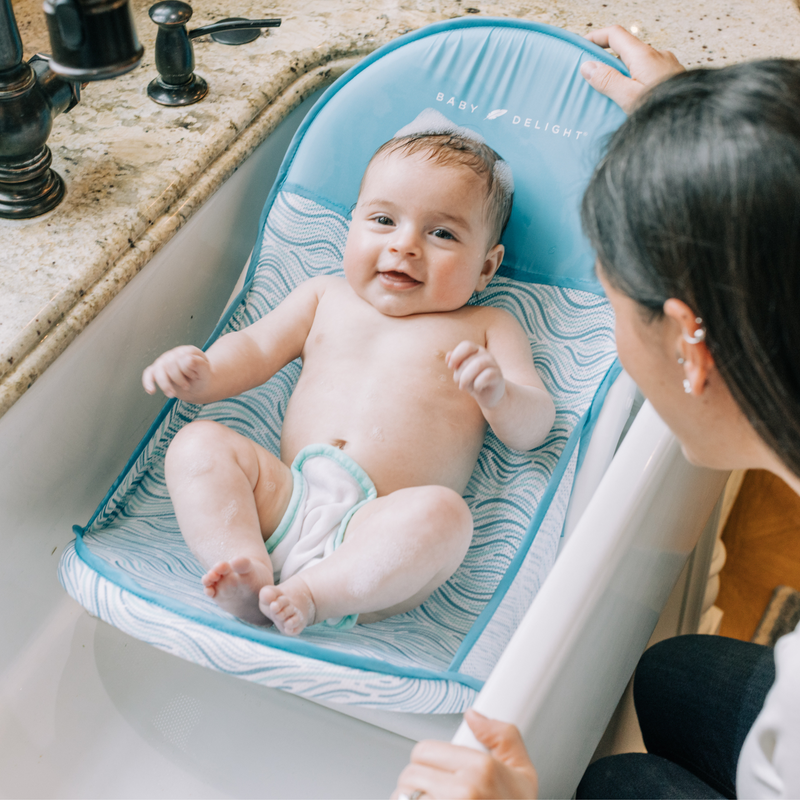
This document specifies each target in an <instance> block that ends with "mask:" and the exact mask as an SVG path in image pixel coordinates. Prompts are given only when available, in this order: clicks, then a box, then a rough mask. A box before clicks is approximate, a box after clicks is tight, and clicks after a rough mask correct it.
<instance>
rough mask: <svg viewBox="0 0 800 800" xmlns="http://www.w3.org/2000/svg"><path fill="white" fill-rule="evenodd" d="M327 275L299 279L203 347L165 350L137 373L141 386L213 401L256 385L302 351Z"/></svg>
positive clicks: (198, 400)
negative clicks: (269, 307) (266, 309)
mask: <svg viewBox="0 0 800 800" xmlns="http://www.w3.org/2000/svg"><path fill="white" fill-rule="evenodd" d="M331 280H332V279H331V278H327V277H325V278H312V279H311V280H309V281H306V282H305V283H302V284H301V285H300V286H298V287H297V288H296V289H295V290H294V291H293V292H292V293H291V294H290V295H289V296H288V297H287V298H286V299H285V300H284V301H283V302H282V303H281V304H280V305H279V306H278V307H277V308H276V309H275V310H274V311H271V312H270V313H269V314H267V315H266V316H265V317H262V318H261V319H260V320H258V321H257V322H254V323H253V324H252V325H250V326H249V327H247V328H244V329H243V330H241V331H236V332H234V333H229V334H226V335H225V336H222V337H221V338H220V339H218V340H217V341H216V342H214V344H213V345H211V347H210V348H209V349H208V351H207V352H205V353H204V352H203V351H202V350H200V349H199V348H197V347H193V346H191V345H184V346H182V347H175V348H173V349H172V350H168V351H167V352H166V353H164V354H163V355H161V356H159V357H158V358H157V359H156V360H155V361H154V362H153V363H152V364H151V365H150V366H149V367H147V369H145V371H144V373H143V374H142V385H143V386H144V388H145V391H146V392H147V393H148V394H155V391H156V387H158V388H159V389H161V391H162V392H164V394H165V395H166V396H167V397H177V398H179V399H181V400H185V401H186V402H189V403H212V402H214V401H215V400H222V399H224V398H226V397H233V396H234V395H237V394H241V393H242V392H245V391H247V390H248V389H252V388H253V387H254V386H260V385H261V384H262V383H264V382H265V381H268V380H269V379H270V378H271V377H272V376H273V375H274V374H275V373H276V372H278V371H279V370H281V369H282V368H283V367H285V366H286V365H287V364H288V363H289V362H290V361H294V359H295V358H298V357H299V356H300V355H301V353H302V351H303V346H304V345H305V341H306V339H307V338H308V333H309V331H310V330H311V325H312V324H313V322H314V315H315V314H316V310H317V305H318V303H319V300H320V298H321V297H322V295H323V294H324V292H325V287H326V286H327V285H328V284H329V282H330V281H331ZM333 280H336V279H333Z"/></svg>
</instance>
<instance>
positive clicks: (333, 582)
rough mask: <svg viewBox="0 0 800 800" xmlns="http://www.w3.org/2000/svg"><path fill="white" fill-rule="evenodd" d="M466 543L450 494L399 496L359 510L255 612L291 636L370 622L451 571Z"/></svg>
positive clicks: (468, 525) (460, 508)
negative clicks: (318, 556)
mask: <svg viewBox="0 0 800 800" xmlns="http://www.w3.org/2000/svg"><path fill="white" fill-rule="evenodd" d="M471 538H472V516H471V514H470V512H469V509H468V508H467V504H466V503H465V502H464V500H463V499H462V498H461V497H460V496H459V495H458V494H457V493H456V492H454V491H452V490H451V489H447V488H445V487H443V486H419V487H413V488H410V489H401V490H399V491H397V492H394V493H392V494H390V495H387V496H386V497H379V498H378V499H377V500H373V501H372V502H370V503H367V504H366V505H365V506H364V507H363V508H361V509H359V511H358V512H357V513H356V514H354V515H353V518H352V519H351V520H350V524H349V525H348V526H347V532H346V535H345V539H344V542H342V544H341V546H340V547H339V548H338V549H337V550H336V551H335V552H334V553H333V554H332V555H331V556H330V557H328V558H326V559H325V560H324V561H322V562H320V563H319V564H316V565H315V566H313V567H309V568H308V569H305V570H303V571H302V572H299V573H298V574H296V575H294V576H292V577H291V578H289V579H288V580H286V581H285V582H283V583H281V584H280V585H278V586H265V587H264V588H263V589H262V590H261V593H260V595H259V599H260V607H261V610H262V612H263V613H264V614H265V615H266V616H268V617H269V618H270V619H272V620H273V621H274V622H275V624H276V625H277V626H278V628H280V630H281V631H283V632H284V633H288V634H292V635H296V634H298V633H300V631H302V630H303V628H304V627H306V626H308V625H313V624H314V623H315V622H321V621H322V620H324V619H329V618H331V617H341V616H345V615H348V614H359V615H360V616H359V621H360V622H375V621H377V620H379V619H384V618H385V617H388V616H391V615H392V614H399V613H402V612H403V611H408V610H409V609H412V608H415V607H416V606H418V605H419V604H420V603H422V602H423V601H424V600H425V599H426V598H427V597H428V596H429V595H430V594H431V592H433V591H434V589H436V588H437V587H438V586H440V585H441V584H442V583H444V582H445V581H446V580H447V579H448V578H449V577H450V576H451V575H452V574H453V573H454V572H455V571H456V569H457V568H458V565H459V564H460V563H461V561H462V560H463V558H464V556H465V554H466V552H467V548H468V547H469V543H470V540H471Z"/></svg>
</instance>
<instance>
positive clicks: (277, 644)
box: [60, 19, 623, 713]
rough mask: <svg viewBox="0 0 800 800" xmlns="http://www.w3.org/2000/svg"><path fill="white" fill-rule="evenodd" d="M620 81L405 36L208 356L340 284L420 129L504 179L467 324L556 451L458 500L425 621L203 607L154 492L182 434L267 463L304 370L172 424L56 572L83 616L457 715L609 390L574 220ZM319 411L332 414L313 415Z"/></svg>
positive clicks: (478, 36)
mask: <svg viewBox="0 0 800 800" xmlns="http://www.w3.org/2000/svg"><path fill="white" fill-rule="evenodd" d="M589 59H591V60H604V61H606V62H607V63H613V59H611V58H610V57H608V56H607V55H606V54H605V53H603V52H601V51H600V50H598V49H597V48H595V47H594V46H593V45H590V44H588V43H587V42H585V41H584V40H582V39H580V38H578V37H576V36H573V35H571V34H566V33H564V32H562V31H559V30H556V29H553V28H549V27H547V26H543V25H537V24H534V23H527V22H518V21H513V20H487V19H468V20H456V21H451V22H446V23H441V24H437V25H433V26H431V27H428V28H425V29H423V30H421V31H418V32H415V33H412V34H409V35H407V36H404V37H402V38H400V39H398V40H396V41H395V42H393V43H391V44H390V45H388V46H386V47H384V48H382V49H381V50H379V51H377V52H375V53H374V54H372V55H371V56H370V57H368V58H366V59H365V60H364V61H363V62H362V63H361V64H359V65H358V67H356V68H354V69H352V70H351V71H350V72H348V73H347V74H345V75H344V76H343V77H342V78H340V79H339V80H338V81H337V82H336V83H335V84H334V85H332V86H331V87H330V88H329V89H328V90H327V92H326V93H325V94H324V95H323V97H322V98H321V99H320V101H319V102H318V103H317V105H316V106H315V107H314V109H313V110H312V111H311V112H310V113H309V115H308V117H307V118H306V120H305V121H304V123H303V125H302V127H301V128H300V130H299V131H298V133H297V135H296V136H295V139H294V141H293V142H292V145H291V147H290V149H289V152H288V153H287V155H286V158H285V160H284V163H283V166H282V168H281V172H280V174H279V176H278V179H277V181H276V183H275V185H274V186H273V188H272V191H271V192H270V194H269V197H268V199H267V202H266V206H265V210H264V213H263V216H262V223H261V226H260V234H259V238H258V241H257V242H256V245H255V249H254V252H253V255H252V258H251V262H250V268H249V271H248V274H247V277H246V282H245V287H244V290H243V291H242V293H241V294H240V296H239V297H238V298H237V300H236V301H235V302H233V303H232V304H231V306H230V308H229V310H228V312H227V313H226V315H225V317H224V319H223V321H222V322H221V323H220V326H219V327H218V329H217V330H216V331H215V333H214V335H213V336H212V339H211V341H213V339H214V338H215V337H216V336H218V335H221V334H223V333H224V332H226V331H230V330H236V329H239V328H241V327H243V326H246V325H248V324H250V323H252V322H253V321H254V320H256V319H258V318H259V317H261V316H263V315H264V314H266V313H268V312H269V311H270V309H272V308H274V307H275V306H276V305H277V304H278V303H279V302H280V301H281V300H282V299H283V298H284V297H285V296H286V295H287V294H288V293H289V292H290V291H291V290H292V288H294V287H295V286H296V285H297V284H298V283H300V282H302V281H304V280H306V279H308V278H309V277H312V276H315V275H319V274H325V273H334V274H336V273H340V272H341V259H342V253H343V249H344V244H345V239H346V235H347V227H348V217H349V210H350V208H351V207H352V206H353V204H354V203H355V201H356V197H357V194H358V187H359V183H360V180H361V176H362V174H363V171H364V168H365V167H366V164H367V162H368V160H369V158H370V156H371V155H372V153H373V152H374V151H375V150H376V148H377V147H378V146H379V145H380V144H382V143H383V142H384V141H386V140H387V139H389V138H391V137H392V136H393V135H394V133H395V132H396V131H397V130H399V129H400V128H402V127H403V126H404V125H406V124H407V123H409V122H410V121H411V120H413V119H414V118H415V117H417V115H418V114H419V113H420V112H422V111H423V110H424V109H426V108H434V109H436V110H437V111H439V112H441V113H442V114H443V115H444V116H446V117H447V118H448V119H449V120H451V121H452V122H453V123H455V124H456V125H459V126H465V127H467V128H469V129H471V130H474V131H476V132H477V133H479V134H480V135H481V136H483V137H484V138H485V139H486V140H487V142H488V143H489V144H490V145H491V146H492V147H494V148H495V149H496V150H497V151H498V152H499V153H500V154H501V155H502V156H503V157H504V158H505V159H506V160H507V161H508V163H509V164H510V166H511V169H512V171H513V174H514V178H515V184H516V195H515V199H514V209H513V212H512V216H511V220H510V223H509V226H508V229H507V231H506V233H505V236H504V238H503V243H504V244H505V247H506V256H505V260H504V263H503V266H502V267H501V269H500V272H499V274H498V276H497V277H495V279H494V280H493V281H492V283H491V284H490V286H489V288H488V289H487V290H486V291H485V292H484V293H482V294H481V296H480V297H479V298H478V299H477V300H476V302H481V303H486V304H491V305H497V306H500V307H503V308H505V309H507V310H508V311H510V312H511V313H513V314H514V315H515V316H516V317H517V318H518V319H519V320H520V322H521V323H522V324H523V326H524V327H525V329H526V330H527V331H528V333H529V336H530V341H531V347H532V350H533V355H534V359H535V362H536V366H537V369H538V370H539V373H540V375H541V376H542V378H543V380H544V382H545V384H546V385H547V387H548V389H549V391H550V392H551V394H552V396H553V399H554V401H555V404H556V408H557V417H556V423H555V425H554V427H553V430H552V431H551V433H550V435H549V436H548V438H547V440H546V441H545V442H544V443H543V444H542V445H541V446H540V447H539V448H537V449H536V450H534V451H532V452H530V453H516V452H512V451H510V450H508V449H507V448H506V447H505V446H503V445H502V444H501V443H500V442H499V441H498V440H497V439H496V438H495V437H494V436H493V434H492V433H491V431H490V432H489V433H488V434H487V437H486V442H485V445H484V447H483V450H482V452H481V454H480V458H479V461H478V464H477V466H476V468H475V471H474V473H473V476H472V479H471V481H470V483H469V486H468V487H467V490H466V493H465V498H466V500H467V501H468V503H469V506H470V508H471V511H472V514H473V517H474V520H475V534H474V538H473V542H472V545H471V547H470V550H469V553H468V554H467V557H466V558H465V560H464V562H463V564H462V565H461V567H460V568H459V569H458V571H457V572H456V573H455V575H453V577H452V578H451V579H450V580H449V581H448V582H447V583H446V584H445V585H444V586H442V587H441V588H440V589H439V590H437V591H436V592H435V593H434V594H433V595H432V596H431V597H430V598H429V599H428V600H427V601H426V602H425V603H424V604H423V605H422V606H420V607H419V608H417V609H415V610H413V611H411V612H408V613H406V614H402V615H399V616H396V617H393V618H390V619H387V620H384V621H383V622H379V623H374V624H371V625H357V626H356V627H355V628H353V629H352V630H334V629H331V628H329V627H326V626H323V625H318V626H314V627H312V628H310V629H307V630H306V631H304V632H303V634H302V635H301V636H300V637H297V638H290V637H286V636H282V635H281V634H279V633H277V632H276V631H275V630H274V629H264V628H259V627H255V626H251V625H248V624H245V623H243V622H241V621H239V620H237V619H235V618H234V617H232V616H231V615H229V614H227V613H226V612H224V611H222V610H221V609H220V608H219V607H217V606H216V604H215V603H214V602H213V601H212V600H210V599H209V598H207V597H206V596H205V595H204V594H203V591H202V586H201V584H200V576H201V575H202V573H203V570H202V568H201V567H200V565H199V564H198V563H197V562H196V561H195V559H194V557H193V556H192V555H191V553H190V552H189V550H188V548H187V547H186V545H185V544H184V542H183V539H182V537H181V535H180V532H179V530H178V527H177V524H176V521H175V516H174V513H173V510H172V505H171V503H170V500H169V495H168V493H167V490H166V486H165V483H164V469H163V463H164V454H165V452H166V449H167V447H168V445H169V443H170V441H171V439H172V438H173V436H174V435H175V433H176V432H177V431H178V430H179V429H180V428H181V427H182V426H183V425H185V424H187V423H188V422H189V421H191V420H194V419H213V420H217V421H219V422H222V423H224V424H226V425H228V426H230V427H231V428H233V429H234V430H236V431H238V432H240V433H242V434H244V435H246V436H249V437H251V438H252V439H254V440H255V441H257V442H259V443H260V444H261V445H263V446H264V447H266V448H268V449H270V450H272V451H273V452H277V451H278V445H279V439H280V430H281V421H282V416H283V411H284V409H285V407H286V402H287V399H288V398H289V396H290V394H291V391H292V388H293V386H294V384H295V382H296V380H297V378H298V375H299V372H300V365H299V363H297V362H295V363H293V364H290V365H289V366H288V367H286V368H285V369H284V370H283V371H282V372H281V373H279V374H278V375H276V376H275V377H274V378H273V379H271V380H270V381H268V382H267V383H266V384H264V385H263V386H261V387H258V388H256V389H254V390H252V391H250V392H247V393H246V394H244V395H242V396H240V397H235V398H231V399H229V400H225V401H221V402H218V403H213V404H210V405H207V406H203V407H201V406H193V405H189V404H186V403H183V402H174V401H173V402H170V403H168V404H167V405H166V406H165V408H164V410H163V411H162V413H161V415H160V416H159V418H158V419H157V421H156V422H155V424H154V425H153V427H152V429H151V431H150V432H149V434H148V435H147V436H146V437H145V439H144V441H143V442H142V443H141V444H140V446H139V447H138V449H137V450H136V452H135V453H134V454H133V456H132V457H131V459H130V461H129V462H128V465H127V466H126V468H125V470H124V471H123V473H122V474H121V475H120V476H119V478H118V479H117V481H116V482H115V483H114V485H113V486H112V487H111V489H110V491H109V492H108V494H107V496H106V498H105V499H104V501H103V502H102V504H101V505H100V507H99V508H98V509H97V511H96V512H95V514H94V516H93V517H92V519H91V520H90V522H89V523H88V524H87V525H86V526H85V527H83V528H77V527H76V534H77V538H76V541H75V542H74V544H73V545H72V546H71V547H69V548H68V549H67V550H66V552H65V553H64V556H63V558H62V561H61V566H60V578H61V581H62V583H63V585H64V586H65V588H66V589H67V591H68V592H69V593H70V594H71V595H72V596H73V597H74V598H75V599H76V600H78V601H79V602H80V603H81V604H82V605H83V606H85V607H86V608H87V609H88V610H89V611H90V612H91V613H92V614H94V615H96V616H98V617H100V618H102V619H104V620H106V621H107V622H109V623H111V624H112V625H115V626H117V627H119V628H121V629H122V630H124V631H127V632H128V633H130V634H132V635H133V636H135V637H137V638H140V639H142V640H144V641H146V642H149V643H151V644H153V645H155V646H157V647H160V648H162V649H164V650H167V651H168V652H171V653H174V654H175V655H179V656H181V657H183V658H186V659H189V660H191V661H195V662H197V663H200V664H203V665H205V666H209V667H212V668H214V669H218V670H221V671H225V672H229V673H231V674H234V675H237V676H239V677H242V678H246V679H248V680H251V681H255V682H258V683H262V684H265V685H268V686H272V687H276V688H280V689H284V690H286V691H290V692H294V693H296V694H299V695H302V696H305V697H309V698H311V699H315V700H319V701H323V702H335V703H347V704H352V705H356V706H362V707H365V708H379V709H385V710H398V711H406V712H418V713H453V712H459V711H463V710H464V709H465V708H467V707H468V706H469V705H470V704H471V703H472V702H473V701H474V699H475V696H476V694H477V692H478V691H479V690H480V688H481V686H482V684H483V682H484V681H485V680H486V678H487V677H488V675H489V673H490V672H491V670H492V668H493V666H494V664H495V663H496V661H497V659H498V658H499V656H500V654H501V653H502V651H503V648H504V647H505V645H506V643H507V642H508V641H509V639H510V638H511V637H512V635H513V633H514V631H515V629H516V628H517V626H518V624H519V622H520V620H521V618H522V616H523V615H524V614H525V612H526V610H527V609H528V607H529V606H530V604H531V602H532V600H533V598H534V597H535V596H536V593H537V591H538V589H539V587H540V586H541V584H542V582H543V581H544V580H545V578H546V576H547V574H548V572H549V570H550V568H551V567H552V565H553V563H554V561H555V558H556V554H557V551H558V546H559V541H560V539H561V536H562V532H563V529H564V523H565V516H566V511H567V506H568V503H569V499H570V493H571V490H572V487H573V483H574V480H575V475H576V471H577V470H578V469H579V468H580V465H581V462H582V459H583V455H584V454H585V452H586V448H587V447H588V443H589V439H590V436H591V434H592V430H593V427H594V424H595V421H596V418H597V415H598V413H599V410H600V408H601V406H602V402H603V399H604V397H605V395H606V393H607V391H608V389H609V387H610V386H611V384H612V383H613V381H614V379H615V378H616V376H617V375H618V374H619V371H620V368H619V364H618V362H617V360H616V357H615V350H614V336H613V315H612V312H611V310H610V307H609V304H608V302H607V301H606V300H605V298H604V297H603V294H602V291H601V289H600V287H599V285H598V283H597V281H596V279H595V277H594V274H593V256H592V253H591V252H590V250H589V248H588V245H587V243H586V241H585V239H584V237H583V236H582V234H581V231H580V222H579V213H578V210H579V203H580V197H581V194H582V191H583V188H584V187H585V185H586V182H587V181H588V178H589V175H590V174H591V170H592V168H593V166H594V164H595V163H596V161H597V159H598V157H599V154H600V152H601V147H602V144H603V142H604V139H605V138H606V137H607V135H608V134H609V133H610V132H611V131H613V130H614V129H615V128H616V127H617V126H618V125H619V124H620V123H621V121H622V119H623V116H622V112H621V111H620V110H619V109H618V108H617V107H616V106H615V105H613V104H612V103H611V102H610V101H608V100H606V99H605V98H604V97H602V96H600V95H599V94H597V93H596V92H594V91H593V90H592V89H591V88H590V87H589V86H588V85H587V84H586V83H585V82H584V81H583V79H582V78H581V77H580V75H579V71H578V70H579V66H580V64H581V63H582V62H583V61H585V60H589ZM320 402H324V398H320Z"/></svg>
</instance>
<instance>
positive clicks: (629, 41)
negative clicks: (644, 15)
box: [581, 25, 685, 114]
mask: <svg viewBox="0 0 800 800" xmlns="http://www.w3.org/2000/svg"><path fill="white" fill-rule="evenodd" d="M586 38H587V39H588V40H589V41H590V42H594V43H595V44H597V45H600V47H610V48H611V49H612V50H614V51H615V52H617V53H618V54H619V57H620V58H621V59H622V61H623V63H624V64H625V66H626V67H627V68H628V70H629V71H630V73H631V77H630V78H626V77H625V76H624V75H623V74H622V73H621V72H619V71H618V70H616V69H614V68H613V67H609V66H606V65H605V64H601V63H600V62H598V61H586V62H585V63H583V64H581V75H583V77H584V78H586V80H587V81H588V82H589V84H590V85H591V86H592V88H594V89H597V91H598V92H600V93H601V94H604V95H606V97H609V98H610V99H611V100H613V101H614V102H615V103H616V104H617V105H618V106H619V107H620V108H621V109H622V110H623V111H624V112H625V113H626V114H630V113H631V111H632V110H633V109H634V107H635V106H636V104H637V102H638V101H639V98H640V97H641V96H642V94H644V92H645V91H646V90H647V89H649V88H650V87H651V86H655V84H657V83H661V81H663V80H666V79H667V78H670V77H671V76H673V75H677V74H678V73H679V72H684V71H685V70H684V68H683V66H682V65H681V63H680V62H679V61H678V59H677V58H675V56H674V55H673V54H672V53H670V51H669V50H655V49H653V48H652V47H651V46H650V45H649V44H645V43H644V42H642V41H640V40H639V39H637V38H636V37H635V36H634V35H633V34H632V33H629V32H628V31H626V30H625V28H623V27H622V26H621V25H612V26H611V27H610V28H600V29H599V30H596V31H592V32H591V33H589V34H587V36H586Z"/></svg>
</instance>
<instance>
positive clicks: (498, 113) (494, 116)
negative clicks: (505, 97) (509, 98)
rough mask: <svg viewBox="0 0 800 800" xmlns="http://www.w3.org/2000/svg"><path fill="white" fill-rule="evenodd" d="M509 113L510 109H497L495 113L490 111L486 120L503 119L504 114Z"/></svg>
mask: <svg viewBox="0 0 800 800" xmlns="http://www.w3.org/2000/svg"><path fill="white" fill-rule="evenodd" d="M507 113H508V109H507V108H496V109H495V110H494V111H490V112H489V113H488V114H487V115H486V119H497V118H498V117H502V116H503V114H507Z"/></svg>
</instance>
